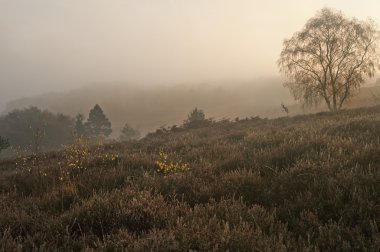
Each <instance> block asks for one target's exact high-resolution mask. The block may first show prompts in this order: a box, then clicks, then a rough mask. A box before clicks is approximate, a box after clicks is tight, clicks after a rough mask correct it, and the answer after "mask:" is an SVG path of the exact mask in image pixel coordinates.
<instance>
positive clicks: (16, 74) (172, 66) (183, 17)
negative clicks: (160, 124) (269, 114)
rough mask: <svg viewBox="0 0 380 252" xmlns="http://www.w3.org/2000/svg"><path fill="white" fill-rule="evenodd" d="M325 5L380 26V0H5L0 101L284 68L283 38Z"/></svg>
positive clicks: (0, 5)
mask: <svg viewBox="0 0 380 252" xmlns="http://www.w3.org/2000/svg"><path fill="white" fill-rule="evenodd" d="M323 7H332V8H335V9H339V10H342V11H343V12H344V13H345V14H346V15H348V16H355V17H357V18H359V19H365V18H367V17H371V18H373V19H374V20H375V21H376V22H377V23H380V22H379V19H380V1H378V0H372V1H370V0H361V1H358V0H355V1H354V0H351V1H347V0H335V1H317V0H286V1H278V0H276V1H275V0H265V1H263V0H262V1H257V0H251V1H249V0H0V90H1V92H0V99H1V100H0V108H1V107H2V106H3V105H4V104H5V103H6V102H8V101H9V100H11V99H14V98H17V97H21V96H28V95H33V94H39V93H46V92H50V91H61V90H62V91H63V90H64V91H65V90H70V89H73V88H76V87H80V86H83V85H87V84H90V83H94V82H96V83H99V82H105V83H106V82H115V81H118V82H138V83H145V85H150V84H157V83H165V84H167V83H193V82H194V83H199V82H208V81H210V82H211V81H212V82H217V81H225V80H251V79H252V80H253V79H255V78H258V77H262V76H269V75H278V69H277V66H276V60H277V58H278V56H279V54H280V51H281V46H282V41H283V39H285V38H288V37H290V36H291V35H292V34H293V33H294V32H296V31H298V30H299V29H301V28H302V27H303V25H304V24H305V22H306V21H307V20H308V19H309V18H310V17H312V16H313V15H315V13H316V11H317V10H319V9H321V8H323Z"/></svg>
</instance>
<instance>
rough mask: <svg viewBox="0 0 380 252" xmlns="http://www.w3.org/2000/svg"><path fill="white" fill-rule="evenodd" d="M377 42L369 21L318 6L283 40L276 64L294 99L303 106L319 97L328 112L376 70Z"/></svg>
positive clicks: (347, 97) (340, 106) (334, 108)
mask: <svg viewBox="0 0 380 252" xmlns="http://www.w3.org/2000/svg"><path fill="white" fill-rule="evenodd" d="M378 45H379V31H378V30H377V29H376V25H375V23H374V22H373V21H372V20H367V21H359V20H357V19H355V18H348V17H346V16H344V15H343V14H342V13H341V12H338V11H333V10H331V9H328V8H324V9H322V10H321V11H319V12H318V13H317V15H316V16H315V17H313V18H311V19H310V20H309V21H308V22H307V23H306V25H305V27H304V28H303V29H302V30H301V31H299V32H296V33H295V34H294V35H293V36H292V37H291V38H290V39H286V40H285V41H284V43H283V50H282V52H281V55H280V58H279V60H278V65H279V67H280V71H281V72H283V73H284V74H285V75H286V76H287V77H288V79H289V81H288V82H287V83H285V86H287V87H289V88H290V90H291V92H292V94H293V96H294V98H295V99H296V100H302V101H304V102H305V104H307V105H312V104H315V103H318V102H320V101H321V100H324V101H325V102H326V104H327V106H328V108H329V109H330V111H337V110H340V109H341V108H342V106H343V104H344V102H345V101H346V100H347V99H349V98H350V97H351V96H352V94H353V93H354V91H355V90H356V89H358V88H359V87H360V86H361V84H362V83H364V81H365V79H366V78H368V77H373V76H374V74H375V72H376V70H377V69H380V63H379V51H378Z"/></svg>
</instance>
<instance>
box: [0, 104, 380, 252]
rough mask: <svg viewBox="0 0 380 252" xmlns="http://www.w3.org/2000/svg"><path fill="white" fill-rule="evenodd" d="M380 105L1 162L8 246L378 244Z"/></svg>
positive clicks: (0, 221) (330, 247)
mask: <svg viewBox="0 0 380 252" xmlns="http://www.w3.org/2000/svg"><path fill="white" fill-rule="evenodd" d="M379 153H380V107H373V108H365V109H364V108H363V109H356V110H348V111H341V112H339V113H320V114H316V115H310V116H296V117H293V118H279V119H275V120H266V119H260V118H251V119H246V120H236V122H230V121H227V120H224V121H220V122H217V123H212V122H211V123H210V122H209V123H206V124H204V125H197V127H193V128H177V127H173V128H172V129H170V130H167V129H161V130H159V131H157V132H156V133H154V134H150V135H149V136H147V137H146V138H144V139H142V140H140V141H135V142H126V143H121V144H108V145H104V144H101V143H97V144H95V145H93V146H91V147H90V145H89V143H88V142H87V140H86V139H79V140H78V141H77V142H76V143H74V144H73V145H70V146H67V147H66V148H65V150H64V151H61V152H53V153H49V154H44V155H42V154H41V155H39V156H29V157H24V156H20V157H19V158H18V159H16V160H5V161H2V162H1V164H0V192H1V196H0V212H1V213H2V214H1V215H0V246H1V250H4V251H16V250H41V251H44V250H50V251H56V250H58V251H59V250H60V251H69V250H74V251H79V250H84V249H87V251H91V250H105V251H118V250H119V251H121V250H129V251H149V250H152V251H190V250H191V251H226V250H230V251H252V250H256V251H287V250H291V251H294V250H296V251H297V250H298V251H341V250H362V251H378V248H379V247H380V233H379V226H380V169H379V166H380V155H379Z"/></svg>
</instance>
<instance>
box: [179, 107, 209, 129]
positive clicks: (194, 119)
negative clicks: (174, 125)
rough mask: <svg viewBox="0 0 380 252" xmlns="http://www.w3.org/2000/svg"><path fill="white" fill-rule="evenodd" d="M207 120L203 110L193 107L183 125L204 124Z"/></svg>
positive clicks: (196, 125)
mask: <svg viewBox="0 0 380 252" xmlns="http://www.w3.org/2000/svg"><path fill="white" fill-rule="evenodd" d="M209 122H210V121H209V120H206V118H205V113H204V112H203V110H201V109H198V108H195V109H194V110H193V111H191V113H190V114H189V115H188V116H187V120H185V122H184V126H185V127H188V128H189V127H190V128H192V127H198V126H204V125H206V124H207V123H209Z"/></svg>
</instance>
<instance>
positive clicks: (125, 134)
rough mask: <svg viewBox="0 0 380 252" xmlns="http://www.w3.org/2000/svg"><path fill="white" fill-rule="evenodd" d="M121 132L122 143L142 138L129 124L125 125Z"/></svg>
mask: <svg viewBox="0 0 380 252" xmlns="http://www.w3.org/2000/svg"><path fill="white" fill-rule="evenodd" d="M120 132H121V134H120V137H119V139H120V140H121V141H128V140H134V139H138V138H139V137H140V132H139V131H138V130H136V129H134V128H132V127H131V126H130V125H129V124H128V123H126V124H125V125H124V127H123V128H122V129H121V131H120Z"/></svg>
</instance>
